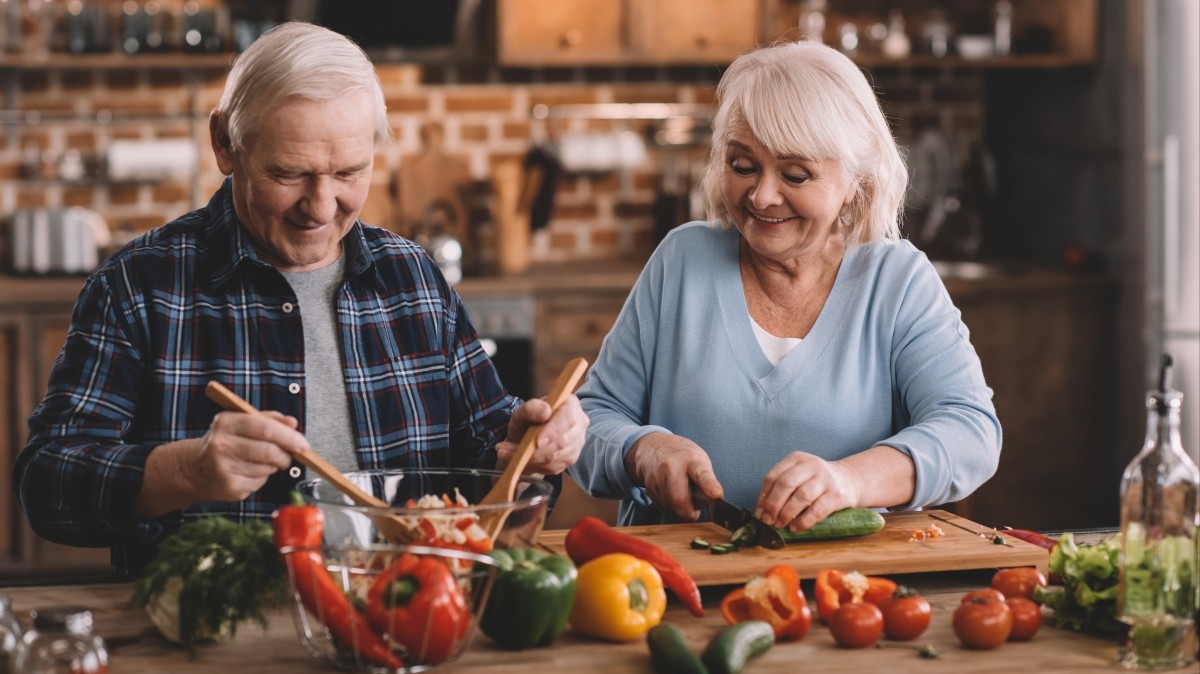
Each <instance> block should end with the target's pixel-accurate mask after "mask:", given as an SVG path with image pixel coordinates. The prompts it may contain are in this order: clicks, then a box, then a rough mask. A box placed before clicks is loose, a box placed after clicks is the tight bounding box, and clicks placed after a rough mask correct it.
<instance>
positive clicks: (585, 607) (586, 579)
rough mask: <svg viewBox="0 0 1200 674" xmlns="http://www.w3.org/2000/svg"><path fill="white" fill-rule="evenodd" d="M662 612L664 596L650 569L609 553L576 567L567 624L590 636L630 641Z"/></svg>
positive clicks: (628, 557)
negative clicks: (576, 573) (572, 600)
mask: <svg viewBox="0 0 1200 674" xmlns="http://www.w3.org/2000/svg"><path fill="white" fill-rule="evenodd" d="M666 609H667V593H666V592H665V591H664V590H663V583H662V577H661V576H659V575H658V571H657V570H655V568H654V566H653V565H651V564H650V563H649V562H647V561H644V560H641V559H638V558H637V557H634V556H633V555H629V554H626V553H623V552H613V553H609V554H606V555H601V556H599V557H597V558H595V559H593V560H592V561H590V562H588V563H586V564H584V565H583V566H581V567H579V576H578V578H576V580H575V605H574V606H572V607H571V618H570V624H571V629H573V630H575V631H576V632H579V633H580V634H586V635H587V636H590V637H597V638H600V639H608V640H610V641H634V640H636V639H641V638H643V637H645V636H646V633H647V632H649V631H650V628H652V627H654V626H655V625H657V624H658V623H659V622H660V621H661V620H662V616H663V612H664V611H666Z"/></svg>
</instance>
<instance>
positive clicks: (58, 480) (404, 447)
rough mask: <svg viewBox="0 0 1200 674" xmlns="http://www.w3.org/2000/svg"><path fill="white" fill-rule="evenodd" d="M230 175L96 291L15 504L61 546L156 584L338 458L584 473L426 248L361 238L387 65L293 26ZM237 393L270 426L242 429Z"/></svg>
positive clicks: (25, 463) (242, 93)
mask: <svg viewBox="0 0 1200 674" xmlns="http://www.w3.org/2000/svg"><path fill="white" fill-rule="evenodd" d="M209 128H210V133H211V137H212V146H213V151H214V153H215V155H216V159H217V165H218V166H219V167H220V169H221V171H222V172H223V173H224V174H226V175H227V176H228V178H226V180H225V182H224V184H222V186H221V187H220V189H219V190H217V192H216V194H214V195H213V196H212V198H211V200H210V201H209V202H208V205H207V206H205V207H204V208H201V209H199V210H197V211H194V212H192V213H189V214H187V215H184V216H183V217H181V218H179V219H177V220H175V221H173V222H170V223H168V224H166V225H164V226H163V227H160V228H158V229H155V230H154V231H151V232H148V233H147V234H145V235H143V236H141V237H140V238H138V239H137V240H135V241H133V242H131V243H130V244H129V245H127V246H126V247H125V248H123V249H122V250H121V251H119V252H118V253H116V254H114V255H113V256H112V257H111V258H110V259H109V260H108V261H107V262H106V263H105V264H104V265H103V266H102V267H101V268H100V269H99V270H97V271H96V272H95V273H94V274H93V275H92V276H91V277H90V278H89V279H88V280H87V283H86V284H85V286H84V289H83V291H82V293H81V294H80V296H79V299H78V301H77V303H76V306H75V311H74V316H73V319H72V325H71V329H70V332H69V334H68V336H67V340H66V344H65V345H64V346H63V349H62V353H61V354H60V357H59V359H58V361H57V362H56V364H55V367H54V370H53V372H52V373H51V376H50V383H49V389H48V391H47V393H46V398H45V400H43V402H42V404H41V405H40V406H39V407H38V408H37V410H36V411H35V412H34V414H33V416H32V417H31V418H30V420H29V424H30V431H31V433H30V439H29V443H28V445H27V446H26V447H25V449H24V451H23V452H22V453H21V455H20V457H19V459H18V461H17V465H16V469H15V471H14V484H15V486H16V489H17V491H18V494H19V495H20V502H21V506H22V508H23V509H24V511H25V513H26V515H27V517H28V518H29V521H30V524H31V525H32V527H33V528H34V530H35V531H36V532H37V533H38V534H39V535H41V536H43V537H45V538H47V539H50V540H53V541H57V542H60V543H66V544H71V545H84V546H111V548H112V564H113V567H112V568H113V572H114V574H117V575H130V574H136V573H138V572H139V571H140V570H141V569H142V567H144V565H145V563H146V562H147V561H148V560H149V558H150V556H151V555H152V554H153V551H154V548H155V545H156V543H157V541H158V540H159V539H161V537H162V536H164V535H165V534H167V533H170V532H171V531H174V530H176V529H177V528H178V527H179V526H180V525H181V524H182V522H184V521H186V520H188V519H193V518H198V517H202V516H204V515H209V514H218V515H222V516H225V517H229V518H231V519H235V520H245V519H249V518H260V517H266V516H269V515H270V514H271V512H273V511H274V510H275V508H276V507H278V506H279V505H280V504H281V503H284V502H286V501H287V499H288V497H289V494H290V492H291V491H292V489H293V487H294V486H295V485H296V484H297V482H299V481H300V480H301V479H302V478H303V477H304V471H303V469H302V467H301V466H300V464H299V463H298V462H297V461H296V458H295V457H296V455H297V454H300V453H303V452H309V451H316V452H318V453H320V454H321V455H322V456H324V457H325V458H326V459H328V460H329V461H330V462H331V463H333V464H334V465H336V466H338V467H339V468H341V469H343V470H350V469H355V468H363V469H368V468H382V467H414V466H467V467H492V466H495V465H497V463H500V464H503V463H504V462H505V460H506V459H507V457H508V455H509V454H510V453H511V452H512V451H513V449H515V447H516V441H517V440H519V438H520V436H521V435H522V434H523V433H524V431H525V429H526V428H527V427H528V426H529V425H530V424H533V423H545V426H544V427H543V428H542V430H541V431H540V433H539V436H538V442H537V449H536V451H535V454H534V456H533V458H532V459H531V460H530V463H529V466H528V468H527V469H526V470H527V471H528V472H536V473H542V474H558V473H561V472H562V471H563V470H565V469H566V468H567V467H568V466H570V465H571V464H572V463H574V461H575V459H576V458H577V457H578V455H579V451H580V448H581V447H582V443H583V437H584V433H585V431H586V429H587V423H588V422H587V417H586V416H585V415H584V414H583V413H582V411H581V409H580V406H579V402H578V400H577V399H575V398H574V397H573V396H572V397H571V398H570V399H569V400H568V401H567V403H566V404H565V405H564V406H563V407H561V408H559V410H558V411H557V412H555V413H554V414H553V415H552V414H551V409H550V406H549V405H548V404H547V403H546V402H545V401H542V400H533V401H529V402H528V403H525V404H521V401H519V400H517V399H515V398H513V397H512V396H509V395H508V394H507V392H506V391H505V389H504V387H503V386H502V384H501V382H500V381H499V379H498V377H497V375H496V371H495V369H494V368H493V366H492V363H491V362H490V361H489V360H488V357H487V355H486V354H485V353H484V351H483V349H482V348H481V347H480V344H479V341H478V338H477V335H476V333H475V330H474V329H473V328H472V326H471V324H470V321H469V320H468V318H467V316H466V313H465V311H464V309H463V305H462V303H461V301H460V300H459V298H458V296H457V295H456V294H455V293H454V291H453V290H452V289H451V288H450V286H449V285H448V284H447V283H446V280H445V279H444V278H443V277H442V275H441V274H440V273H439V271H438V269H437V267H436V265H434V264H433V263H432V262H431V261H430V260H429V258H427V257H426V256H425V254H424V253H423V251H422V250H421V249H420V248H419V247H418V246H417V245H415V244H414V243H412V242H410V241H408V240H405V239H402V238H400V237H398V236H396V235H394V234H392V233H390V232H388V231H386V230H383V229H379V228H375V227H371V226H368V225H365V224H363V223H361V222H360V221H359V220H358V215H359V212H360V210H361V209H362V206H363V203H364V202H365V200H366V197H367V191H368V189H369V186H370V183H371V170H372V165H373V162H374V157H375V150H376V148H377V147H379V146H380V144H382V143H384V142H386V141H387V140H388V138H389V135H390V134H389V127H388V122H387V116H386V108H385V104H384V99H383V92H382V91H381V89H380V86H379V81H378V78H377V76H376V75H375V71H374V69H373V67H372V65H371V63H370V61H369V60H368V59H367V57H366V55H365V54H364V53H363V52H362V50H360V49H359V48H358V47H357V46H355V45H354V44H353V43H352V42H350V41H349V40H347V39H346V38H344V37H343V36H341V35H338V34H337V33H333V32H331V31H329V30H326V29H324V28H320V27H318V26H313V25H309V24H303V23H290V24H284V25H282V26H279V27H277V28H276V29H274V30H272V31H271V32H269V33H267V34H265V35H264V36H263V37H262V38H260V39H259V40H258V41H257V42H256V43H255V44H254V45H252V46H251V47H250V48H249V49H248V50H246V52H245V53H243V54H242V55H241V56H240V57H239V58H238V60H237V62H236V64H235V65H234V66H233V69H232V71H231V72H230V74H229V78H228V81H227V83H226V86H225V91H224V95H223V96H222V97H221V100H220V103H219V104H218V106H217V108H216V109H215V110H214V111H213V112H212V115H211V118H210V122H209ZM210 380H217V381H220V382H222V383H224V384H225V385H226V386H228V387H229V388H231V389H233V390H235V391H237V392H239V393H241V394H242V395H243V396H244V397H246V398H248V399H249V401H250V402H251V403H252V404H254V405H255V406H257V407H258V408H260V409H263V410H269V411H268V412H266V413H265V414H264V415H262V416H252V415H248V414H243V413H234V412H220V411H219V410H218V409H217V407H216V406H215V405H214V404H213V403H211V402H210V401H208V400H207V399H206V398H205V396H204V394H203V388H204V386H205V384H206V383H207V382H209V381H210Z"/></svg>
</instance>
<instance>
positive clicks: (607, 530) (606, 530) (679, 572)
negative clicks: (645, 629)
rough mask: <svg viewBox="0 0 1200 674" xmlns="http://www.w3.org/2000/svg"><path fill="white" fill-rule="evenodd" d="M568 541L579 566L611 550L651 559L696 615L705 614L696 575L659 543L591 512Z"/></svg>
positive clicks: (580, 520) (572, 528)
mask: <svg viewBox="0 0 1200 674" xmlns="http://www.w3.org/2000/svg"><path fill="white" fill-rule="evenodd" d="M564 542H565V543H566V547H567V556H569V557H570V558H571V561H573V562H575V564H577V565H582V564H584V563H586V562H589V561H591V560H593V559H595V558H597V557H599V556H601V555H606V554H608V553H610V552H624V553H627V554H630V555H633V556H634V557H637V558H638V559H643V560H645V561H647V562H650V564H651V565H652V566H653V567H654V569H655V570H656V571H658V575H660V576H662V580H663V585H666V586H667V588H669V589H670V590H671V591H672V592H674V593H675V596H676V597H679V600H680V601H682V602H683V605H684V606H685V607H687V610H688V611H689V612H690V613H691V614H692V615H694V616H697V617H701V616H703V615H704V607H703V606H701V605H700V588H699V587H697V586H696V581H695V580H693V579H692V575H691V574H690V573H688V572H687V569H685V568H683V565H681V564H680V563H679V562H677V561H675V558H674V557H672V556H670V555H668V554H667V553H666V552H665V551H663V549H662V548H660V547H658V546H657V545H655V544H653V543H651V542H649V541H644V540H642V539H640V538H635V537H633V536H630V535H629V534H626V533H622V532H620V531H618V530H616V529H614V528H612V527H610V526H608V524H606V523H605V522H604V520H602V519H600V518H598V517H592V516H590V515H589V516H585V517H582V518H580V519H579V521H578V522H576V523H575V526H573V527H571V530H570V531H568V532H567V537H566V540H565V541H564Z"/></svg>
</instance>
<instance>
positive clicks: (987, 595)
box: [961, 588, 1008, 604]
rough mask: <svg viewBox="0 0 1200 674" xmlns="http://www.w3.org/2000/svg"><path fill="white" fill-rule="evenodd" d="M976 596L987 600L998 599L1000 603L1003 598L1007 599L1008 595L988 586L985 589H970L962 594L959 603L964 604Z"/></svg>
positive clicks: (973, 599)
mask: <svg viewBox="0 0 1200 674" xmlns="http://www.w3.org/2000/svg"><path fill="white" fill-rule="evenodd" d="M977 598H983V599H987V600H989V601H998V602H1000V603H1001V604H1003V603H1004V600H1005V599H1008V597H1006V596H1004V593H1003V592H1001V591H999V590H994V589H990V588H989V589H987V590H972V591H970V592H968V593H966V594H964V595H963V598H962V602H961V603H963V604H965V603H967V602H969V601H975V600H976V599H977Z"/></svg>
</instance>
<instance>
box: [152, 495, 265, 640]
mask: <svg viewBox="0 0 1200 674" xmlns="http://www.w3.org/2000/svg"><path fill="white" fill-rule="evenodd" d="M172 577H178V578H180V580H181V581H182V583H183V587H182V589H181V590H180V593H179V633H180V641H181V642H182V643H183V644H184V645H185V646H187V647H188V649H191V648H192V647H193V646H194V645H195V643H196V642H197V641H200V640H203V639H204V638H205V637H206V636H207V635H209V634H213V633H216V632H218V631H221V630H228V631H229V634H230V635H233V634H235V633H236V632H237V625H238V623H240V622H242V621H245V620H255V621H256V622H258V623H259V624H260V625H262V626H263V627H264V628H265V627H266V625H267V617H266V612H267V611H268V610H271V609H273V608H278V607H280V606H282V605H284V602H285V600H286V598H287V572H286V570H285V569H284V566H283V564H282V563H281V561H280V559H279V555H278V553H277V552H276V550H275V544H274V540H273V536H272V529H271V526H270V525H269V524H267V523H265V522H249V523H247V524H237V523H235V522H232V521H230V520H227V519H224V518H221V517H206V518H203V519H199V520H194V521H191V522H188V523H186V524H184V525H183V526H182V527H181V528H180V530H179V531H178V532H177V533H175V534H172V535H171V536H168V537H167V538H165V539H163V541H162V542H161V543H160V544H159V548H158V552H157V554H156V556H155V558H154V561H152V562H151V563H150V564H149V565H148V566H147V567H146V572H145V575H143V576H142V577H141V578H140V579H139V580H138V581H137V583H136V585H135V591H134V596H133V603H134V604H135V605H138V606H143V607H144V606H146V604H147V603H149V602H150V601H151V600H152V599H153V598H154V597H155V596H156V595H158V594H160V593H161V592H163V589H164V588H165V587H166V585H167V582H168V581H169V580H170V579H171V578H172Z"/></svg>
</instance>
